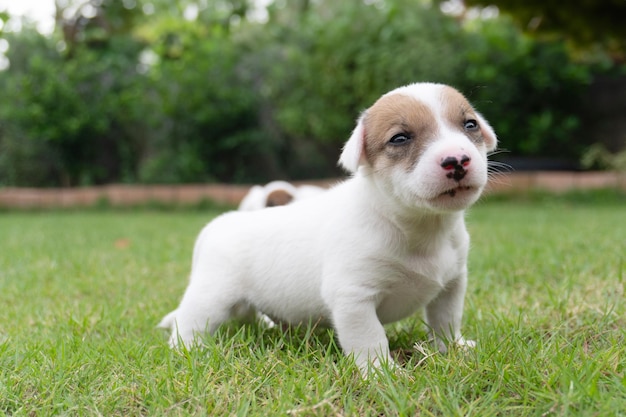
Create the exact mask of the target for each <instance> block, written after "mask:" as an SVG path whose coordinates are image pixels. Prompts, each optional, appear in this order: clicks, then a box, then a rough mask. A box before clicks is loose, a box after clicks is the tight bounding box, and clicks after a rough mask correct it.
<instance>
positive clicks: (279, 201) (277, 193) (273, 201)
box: [265, 190, 293, 207]
mask: <svg viewBox="0 0 626 417" xmlns="http://www.w3.org/2000/svg"><path fill="white" fill-rule="evenodd" d="M292 200H293V195H291V194H290V193H289V192H287V191H286V190H274V191H272V192H271V193H269V194H268V195H267V198H266V200H265V206H266V207H275V206H284V205H287V204H289V203H291V201H292Z"/></svg>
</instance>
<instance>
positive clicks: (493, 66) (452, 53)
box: [0, 0, 595, 186]
mask: <svg viewBox="0 0 626 417" xmlns="http://www.w3.org/2000/svg"><path fill="white" fill-rule="evenodd" d="M161 3H163V4H161ZM125 4H126V3H125ZM151 4H152V6H154V7H157V9H156V11H155V13H154V14H152V15H149V16H148V15H144V14H143V13H142V12H140V10H142V9H141V6H142V3H141V2H138V3H137V4H136V6H135V8H134V9H132V7H131V6H128V5H127V6H128V7H131V9H128V7H127V6H124V7H121V6H120V4H119V3H117V2H114V1H111V0H106V1H104V2H103V3H102V5H101V9H99V10H100V11H101V13H100V14H99V15H98V18H97V19H95V18H94V19H92V20H89V19H87V24H86V25H85V26H84V27H82V26H81V27H78V29H80V30H82V32H81V31H80V30H79V31H78V32H77V33H75V34H74V35H73V36H72V37H70V38H67V37H66V39H65V49H63V48H58V46H59V45H60V44H59V40H60V39H61V38H60V33H56V34H55V35H54V36H52V37H43V36H41V35H39V34H37V32H36V31H34V30H33V29H29V28H28V27H26V28H25V29H24V30H22V31H21V32H19V33H5V34H2V36H3V37H5V38H7V39H8V40H9V44H10V49H9V51H8V53H7V56H8V57H9V59H10V62H11V66H10V68H9V69H8V70H5V71H0V87H1V88H2V91H3V93H4V97H3V98H4V100H3V101H2V102H0V185H38V186H54V185H79V184H101V183H108V182H144V183H181V182H204V181H225V182H264V181H268V180H271V179H276V178H281V177H283V178H284V177H289V178H294V179H302V178H314V177H327V176H334V175H338V173H339V171H338V170H337V168H336V164H335V162H336V159H337V156H338V153H339V147H340V146H341V144H342V143H343V142H344V141H345V140H346V138H347V137H348V136H349V134H350V131H351V130H352V128H353V127H354V121H355V119H356V118H357V117H358V115H359V113H360V112H361V111H362V110H364V109H365V108H367V107H368V106H369V105H371V104H372V103H373V102H374V101H375V100H376V98H378V97H379V96H380V95H381V94H383V93H385V92H387V91H388V90H390V89H392V88H395V87H398V86H400V85H403V84H407V83H411V82H416V81H433V82H442V83H448V84H451V85H453V86H456V87H457V88H459V89H460V90H461V91H462V92H464V93H465V94H466V95H467V96H468V98H469V99H470V101H471V102H472V103H473V104H474V105H475V106H476V107H477V108H478V109H479V110H480V111H481V112H482V113H484V115H485V116H486V117H487V119H488V120H489V121H490V122H491V123H492V124H493V126H494V128H495V130H496V132H497V133H498V136H499V138H500V144H501V148H504V149H506V150H508V151H510V152H511V155H513V156H552V157H559V158H569V159H572V160H579V159H580V156H581V154H582V152H583V151H584V149H586V148H587V147H588V146H589V145H590V144H589V143H588V139H586V138H585V135H581V134H580V133H579V130H580V128H581V112H582V110H581V107H580V105H581V103H582V98H581V97H582V93H583V92H584V90H585V89H586V88H587V86H588V85H589V83H590V82H591V79H592V77H593V76H594V71H595V69H594V68H593V67H592V66H591V65H588V64H583V63H580V62H575V61H573V59H572V58H571V57H570V55H569V54H568V51H567V49H566V47H565V46H564V45H563V44H561V43H558V42H544V41H538V40H534V39H532V38H529V37H527V36H525V35H523V34H522V33H521V32H520V31H519V30H518V29H516V28H515V26H514V25H513V24H512V23H511V21H509V20H508V19H506V18H504V17H500V18H498V19H488V20H482V19H475V20H469V21H466V22H464V23H460V22H459V21H457V20H456V19H454V18H453V17H450V16H446V15H444V14H443V13H441V11H440V10H439V8H438V7H437V5H436V4H435V5H433V4H432V3H431V2H428V1H418V2H416V1H413V0H386V1H384V2H381V1H371V2H337V1H332V0H320V1H316V2H308V1H304V2H274V3H273V4H272V5H271V6H270V9H269V21H268V22H267V23H260V22H254V21H248V20H246V11H247V10H248V8H249V7H250V5H249V4H248V3H246V2H229V1H221V2H215V3H206V4H205V3H198V4H197V6H198V7H199V8H200V10H199V13H198V18H197V19H196V20H187V19H185V18H184V12H183V11H184V6H185V5H186V4H187V3H186V2H182V1H179V2H174V3H169V2H168V3H165V2H155V3H154V4H153V3H151ZM194 4H195V3H194ZM155 5H156V6H155ZM98 19H99V20H98ZM102 22H104V23H102ZM81 28H82V29H81ZM61 45H62V44H61ZM146 57H151V59H149V60H146V59H145V58H146ZM575 133H576V134H575Z"/></svg>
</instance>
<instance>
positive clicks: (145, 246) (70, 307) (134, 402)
mask: <svg viewBox="0 0 626 417" xmlns="http://www.w3.org/2000/svg"><path fill="white" fill-rule="evenodd" d="M215 214H216V212H214V211H213V212H212V211H205V212H201V211H169V212H168V211H148V210H138V211H97V210H95V211H76V212H39V213H32V212H31V213H18V212H4V213H0V415H2V414H5V415H36V416H47V415H105V416H115V415H119V416H136V415H150V416H152V415H174V416H176V415H217V416H221V415H242V416H243V415H246V416H255V415H257V416H273V415H292V416H312V415H318V416H327V415H332V416H335V415H336V416H339V415H346V416H347V415H372V416H382V415H384V416H394V415H399V416H405V415H406V416H413V415H421V416H462V415H473V416H481V417H482V416H503V415H510V416H619V415H626V369H625V364H626V340H625V339H626V337H625V336H626V334H625V333H626V330H625V328H626V326H625V325H626V323H625V321H626V320H625V318H626V311H625V307H624V289H625V286H626V284H625V277H624V270H625V269H626V264H625V252H626V247H625V246H626V209H625V208H624V206H623V205H620V204H617V203H616V202H612V203H611V202H608V203H607V202H604V203H601V204H597V203H596V204H593V203H589V202H572V201H565V200H564V201H560V200H549V199H547V200H546V199H542V200H541V201H540V202H527V201H491V202H489V201H486V202H481V203H479V204H478V205H477V206H476V207H474V208H473V209H472V211H471V212H470V214H469V216H468V225H469V228H470V229H471V230H470V231H471V234H472V252H471V256H470V284H469V290H468V294H467V299H466V300H467V301H466V309H465V318H464V322H465V323H464V333H465V335H466V336H467V337H469V338H472V339H476V340H477V341H478V346H477V348H476V349H475V350H473V351H469V352H465V351H462V350H452V351H450V352H449V353H448V354H447V355H440V354H435V353H434V352H433V349H432V348H431V347H430V346H429V345H428V344H427V343H426V342H425V340H426V335H425V333H424V331H423V329H422V325H421V322H420V320H419V318H412V319H407V320H405V321H403V322H400V323H398V324H396V325H393V326H389V328H388V335H389V338H390V341H391V346H392V348H393V349H394V350H395V353H396V355H398V356H399V357H400V359H402V361H403V362H404V363H403V367H402V369H403V371H401V372H397V373H389V372H383V373H381V374H380V375H379V376H378V377H377V378H374V379H371V380H368V381H362V380H361V379H360V377H359V374H358V371H357V370H356V369H355V367H354V366H353V364H352V363H351V362H350V361H349V360H347V359H346V358H344V357H343V355H342V354H341V351H340V349H339V348H338V346H337V344H336V343H335V341H334V337H333V334H332V331H328V330H319V329H316V330H314V331H311V330H310V329H307V328H300V329H292V330H290V331H288V332H286V333H284V332H282V331H280V330H278V329H263V328H262V327H259V326H243V327H239V326H233V327H229V328H224V329H222V330H221V331H220V332H218V335H217V336H216V338H214V339H207V341H206V345H207V347H206V349H203V350H193V351H189V352H186V351H184V352H173V351H170V350H169V349H168V347H167V345H166V335H165V334H164V333H162V332H160V331H158V330H157V329H155V327H154V326H155V324H156V323H157V322H158V321H159V320H160V318H161V317H162V316H163V315H164V314H165V313H167V312H168V311H170V310H171V309H172V308H174V307H175V306H176V304H177V302H178V301H179V299H180V297H181V295H182V292H183V290H184V288H185V286H186V281H187V274H188V268H189V263H190V256H191V249H192V245H193V241H194V239H195V235H196V233H197V232H198V231H199V230H200V228H201V227H202V225H203V224H204V223H205V222H206V221H208V220H209V219H210V218H211V217H212V216H214V215H215ZM415 343H417V346H416V347H414V345H415Z"/></svg>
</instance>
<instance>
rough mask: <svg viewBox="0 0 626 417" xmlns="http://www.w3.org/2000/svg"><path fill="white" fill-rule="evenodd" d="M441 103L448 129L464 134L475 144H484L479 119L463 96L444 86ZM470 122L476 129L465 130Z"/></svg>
mask: <svg viewBox="0 0 626 417" xmlns="http://www.w3.org/2000/svg"><path fill="white" fill-rule="evenodd" d="M441 103H442V105H443V112H444V113H443V117H444V120H446V121H447V122H448V124H449V126H450V127H452V128H453V129H458V130H460V131H461V132H464V133H465V134H466V135H467V136H468V137H469V138H470V140H471V141H472V142H474V143H476V144H479V143H484V142H485V138H484V137H483V130H482V129H481V126H480V124H481V118H480V117H479V116H478V115H477V114H476V111H475V110H474V108H473V107H472V105H471V104H470V103H469V102H468V101H467V99H466V98H465V97H464V96H463V94H461V93H459V92H458V91H457V90H455V89H454V88H452V87H448V86H445V87H443V89H442V90H441ZM472 120H474V121H475V122H476V129H467V128H466V127H465V126H466V123H467V122H469V121H472ZM468 126H469V125H468Z"/></svg>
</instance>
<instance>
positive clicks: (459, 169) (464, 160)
mask: <svg viewBox="0 0 626 417" xmlns="http://www.w3.org/2000/svg"><path fill="white" fill-rule="evenodd" d="M470 161H471V158H470V157H469V156H467V155H463V156H461V159H460V160H459V159H458V158H457V157H455V156H448V157H446V158H445V159H444V160H443V161H441V168H443V169H445V170H446V171H449V172H448V173H447V174H446V177H448V178H453V179H454V181H456V182H459V181H461V180H462V179H463V178H464V177H465V174H467V170H466V169H465V167H466V166H468V165H469V164H470Z"/></svg>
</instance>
